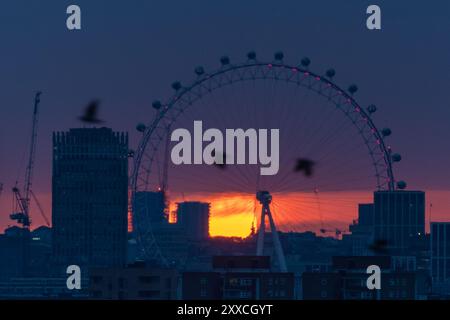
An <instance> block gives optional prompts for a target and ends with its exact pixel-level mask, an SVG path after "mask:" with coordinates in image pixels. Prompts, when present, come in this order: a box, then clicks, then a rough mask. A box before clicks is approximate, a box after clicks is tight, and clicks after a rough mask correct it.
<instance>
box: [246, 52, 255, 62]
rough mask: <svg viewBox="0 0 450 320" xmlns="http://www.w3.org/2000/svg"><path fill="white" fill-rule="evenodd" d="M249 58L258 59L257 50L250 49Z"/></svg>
mask: <svg viewBox="0 0 450 320" xmlns="http://www.w3.org/2000/svg"><path fill="white" fill-rule="evenodd" d="M247 58H248V60H255V59H256V52H255V51H250V52H249V53H247Z"/></svg>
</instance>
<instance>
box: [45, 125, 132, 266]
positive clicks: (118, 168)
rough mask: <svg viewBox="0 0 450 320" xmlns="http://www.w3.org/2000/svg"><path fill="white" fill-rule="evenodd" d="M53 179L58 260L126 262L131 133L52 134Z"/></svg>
mask: <svg viewBox="0 0 450 320" xmlns="http://www.w3.org/2000/svg"><path fill="white" fill-rule="evenodd" d="M52 183H53V184H52V211H53V212H52V213H53V214H52V222H53V230H54V232H53V244H54V245H53V256H54V259H55V262H56V263H57V264H58V265H62V266H64V265H69V264H77V265H80V266H89V267H107V266H122V265H124V264H125V261H126V245H127V207H128V205H127V204H128V135H127V134H126V133H119V132H113V131H112V130H111V129H109V128H83V129H70V131H69V132H57V133H54V134H53V179H52Z"/></svg>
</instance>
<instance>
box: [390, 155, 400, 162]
mask: <svg viewBox="0 0 450 320" xmlns="http://www.w3.org/2000/svg"><path fill="white" fill-rule="evenodd" d="M401 160H402V156H401V155H400V154H398V153H394V154H393V155H392V161H394V162H400V161H401Z"/></svg>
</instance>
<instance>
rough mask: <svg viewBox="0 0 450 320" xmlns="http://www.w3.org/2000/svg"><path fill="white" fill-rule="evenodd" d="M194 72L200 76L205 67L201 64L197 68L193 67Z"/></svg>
mask: <svg viewBox="0 0 450 320" xmlns="http://www.w3.org/2000/svg"><path fill="white" fill-rule="evenodd" d="M194 72H195V74H196V75H198V76H201V75H202V74H204V73H205V69H203V67H202V66H198V67H197V68H195V70H194Z"/></svg>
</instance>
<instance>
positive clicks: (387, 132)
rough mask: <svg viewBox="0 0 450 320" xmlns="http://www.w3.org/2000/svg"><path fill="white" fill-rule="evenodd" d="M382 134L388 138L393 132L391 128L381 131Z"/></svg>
mask: <svg viewBox="0 0 450 320" xmlns="http://www.w3.org/2000/svg"><path fill="white" fill-rule="evenodd" d="M381 134H382V135H383V137H388V136H390V135H391V134H392V130H391V129H389V128H384V129H383V130H381Z"/></svg>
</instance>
